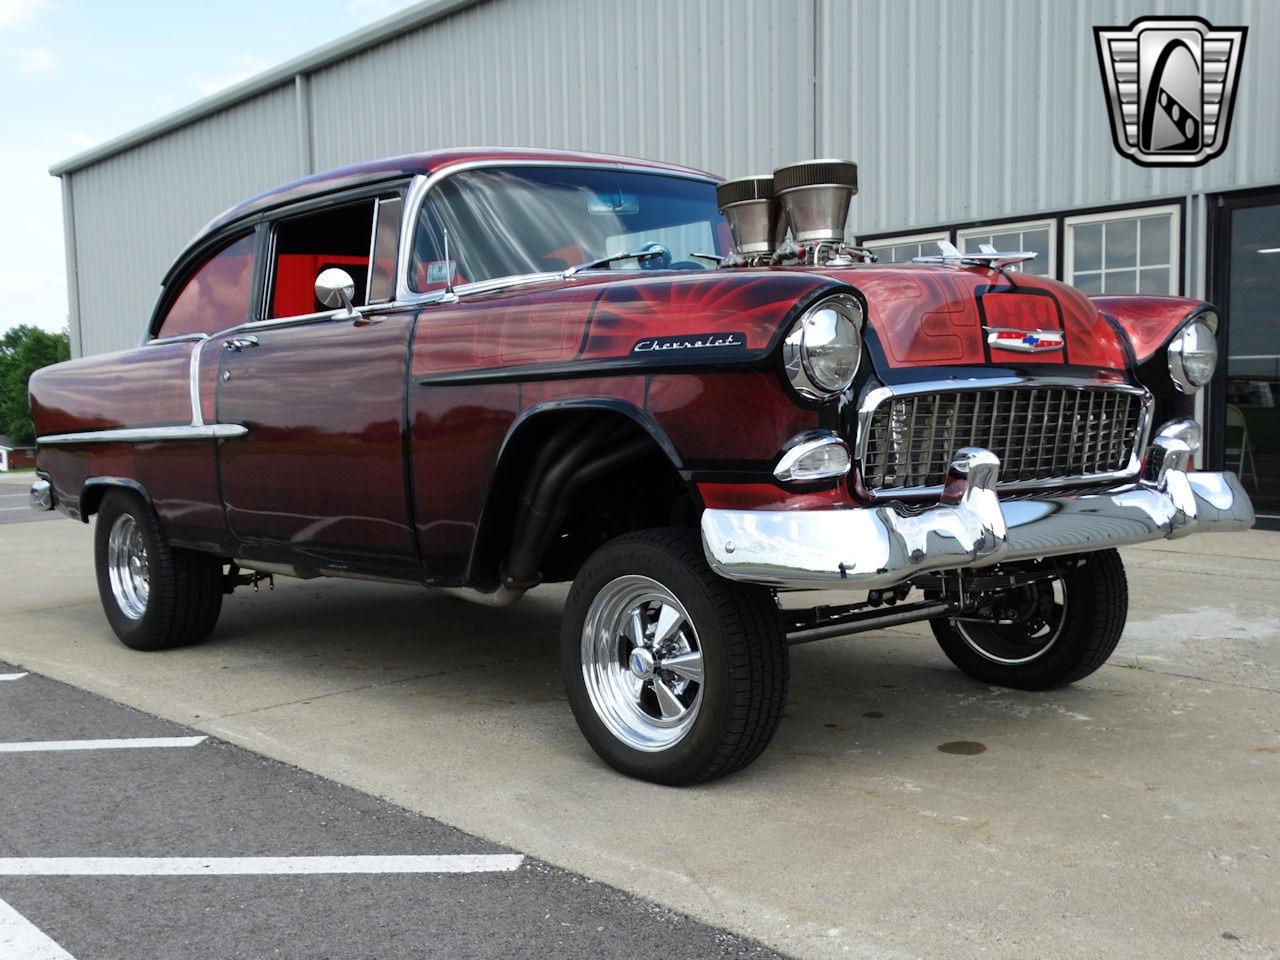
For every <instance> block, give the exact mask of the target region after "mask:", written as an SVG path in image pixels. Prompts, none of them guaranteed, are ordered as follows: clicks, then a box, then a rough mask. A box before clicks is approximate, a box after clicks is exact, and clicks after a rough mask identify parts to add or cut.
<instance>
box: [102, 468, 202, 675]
mask: <svg viewBox="0 0 1280 960" xmlns="http://www.w3.org/2000/svg"><path fill="white" fill-rule="evenodd" d="M94 560H95V565H96V566H97V572H98V595H99V597H100V598H101V600H102V609H103V611H104V612H105V613H106V615H107V620H108V622H109V623H110V624H111V629H112V630H114V631H115V634H116V636H117V637H119V638H120V642H121V643H123V644H124V645H125V646H126V647H132V648H133V649H135V650H164V649H166V648H169V647H179V646H183V645H185V644H190V643H197V642H199V641H200V640H203V639H204V638H205V637H206V636H208V634H209V631H211V630H212V629H213V626H214V624H215V623H217V622H218V614H219V613H220V612H221V610H222V561H221V560H219V559H218V558H217V557H212V556H209V555H207V554H203V553H196V552H194V551H192V550H180V549H178V548H176V547H172V546H170V545H169V543H168V541H167V540H166V539H165V537H164V531H163V530H162V529H161V527H160V520H159V518H158V517H156V515H155V512H154V511H153V510H152V509H151V507H150V506H149V505H148V504H147V503H146V501H145V500H143V499H142V498H141V497H140V496H138V495H137V494H135V493H133V492H132V491H128V490H112V491H111V492H109V493H108V494H107V495H106V496H105V497H104V498H103V500H102V506H101V508H100V509H99V510H98V521H97V528H96V529H95V530H94Z"/></svg>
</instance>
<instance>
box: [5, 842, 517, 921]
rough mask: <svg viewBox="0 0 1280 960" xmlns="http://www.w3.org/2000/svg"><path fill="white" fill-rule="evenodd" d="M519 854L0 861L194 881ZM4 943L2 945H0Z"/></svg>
mask: <svg viewBox="0 0 1280 960" xmlns="http://www.w3.org/2000/svg"><path fill="white" fill-rule="evenodd" d="M523 862H524V857H523V856H522V855H520V854H515V853H512V854H507V853H490V854H446V855H437V856H355V857H0V876H6V877H196V876H201V877H202V876H213V875H218V876H236V875H245V874H272V873H289V874H300V873H502V872H508V871H511V870H515V869H517V868H519V866H520V864H521V863H523ZM0 942H3V941H0Z"/></svg>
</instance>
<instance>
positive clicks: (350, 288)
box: [316, 267, 359, 317]
mask: <svg viewBox="0 0 1280 960" xmlns="http://www.w3.org/2000/svg"><path fill="white" fill-rule="evenodd" d="M355 295H356V282H355V281H354V280H352V279H351V274H349V273H347V271H345V270H342V269H340V268H338V267H330V268H329V269H328V270H321V271H320V276H318V277H316V299H317V300H319V301H320V302H321V303H323V304H324V305H325V306H326V307H330V308H332V309H335V310H336V309H337V308H338V307H342V308H343V309H344V310H346V315H347V316H348V317H353V316H358V315H359V314H358V313H357V311H356V309H355V307H353V306H352V305H351V299H352V297H354V296H355Z"/></svg>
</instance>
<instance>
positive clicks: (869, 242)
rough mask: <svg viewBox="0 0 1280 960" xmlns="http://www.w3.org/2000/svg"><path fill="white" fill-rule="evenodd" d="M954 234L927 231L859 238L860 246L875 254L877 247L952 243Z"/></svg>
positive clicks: (951, 232) (891, 261) (950, 231)
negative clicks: (939, 242) (940, 242)
mask: <svg viewBox="0 0 1280 960" xmlns="http://www.w3.org/2000/svg"><path fill="white" fill-rule="evenodd" d="M954 234H955V231H954V230H951V229H947V230H925V231H922V232H920V233H901V234H889V235H888V236H883V237H866V238H863V237H858V246H860V247H865V248H866V249H868V250H870V251H871V252H872V253H875V252H876V248H877V247H896V246H899V245H901V244H905V243H925V242H927V241H932V242H934V243H937V242H938V241H939V240H946V241H947V242H952V241H953V237H954ZM941 253H942V251H941V250H939V251H938V254H939V255H941ZM923 255H924V254H922V256H923ZM884 262H885V263H897V262H899V261H896V260H886V261H884ZM905 262H907V263H911V261H910V260H907V261H905Z"/></svg>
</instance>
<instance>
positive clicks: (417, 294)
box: [396, 157, 721, 305]
mask: <svg viewBox="0 0 1280 960" xmlns="http://www.w3.org/2000/svg"><path fill="white" fill-rule="evenodd" d="M510 166H518V167H562V168H578V169H583V168H585V169H589V170H598V169H608V170H614V171H623V172H627V173H643V174H650V175H658V176H664V177H674V178H678V179H681V180H695V181H698V182H701V183H709V184H712V185H713V186H714V185H715V184H717V183H720V182H721V181H720V178H719V177H715V176H712V175H711V174H708V173H701V172H699V171H697V170H687V169H683V168H674V169H668V168H665V167H661V166H656V165H655V166H649V165H646V164H644V163H630V162H625V161H623V162H618V163H601V162H599V161H593V160H531V159H528V158H523V159H519V160H517V159H514V158H512V157H502V158H493V159H485V160H468V161H464V162H462V163H455V164H450V165H448V166H446V167H444V168H442V169H439V170H435V171H433V172H432V173H430V174H418V175H417V176H415V177H414V178H413V181H412V182H411V183H410V185H409V189H408V192H407V194H406V196H405V207H404V220H403V222H402V223H401V233H400V252H399V256H398V258H397V259H398V267H397V270H396V274H397V279H396V299H397V300H398V301H400V302H402V303H413V304H423V305H430V304H437V303H451V302H453V301H454V300H455V299H456V298H457V297H458V296H459V295H461V294H466V293H485V292H487V291H491V290H506V289H510V288H511V287H520V286H526V285H530V284H536V283H542V282H545V281H546V280H549V279H554V278H558V277H560V276H561V274H560V273H558V272H545V273H527V274H515V275H512V276H509V277H493V278H491V279H488V280H472V281H468V282H467V283H460V284H458V285H457V286H455V287H452V288H451V289H443V290H428V291H425V292H423V291H419V290H414V289H413V288H412V287H411V286H410V285H409V276H410V260H411V259H412V257H413V246H414V233H415V230H416V227H417V223H418V218H419V217H421V215H422V210H423V208H424V207H425V206H426V203H427V200H428V198H429V197H430V194H431V191H432V190H433V189H435V187H436V186H437V185H438V184H439V183H440V182H441V181H443V180H446V179H448V178H449V177H452V176H455V175H457V174H459V173H466V172H467V171H470V170H479V169H483V168H485V167H510Z"/></svg>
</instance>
